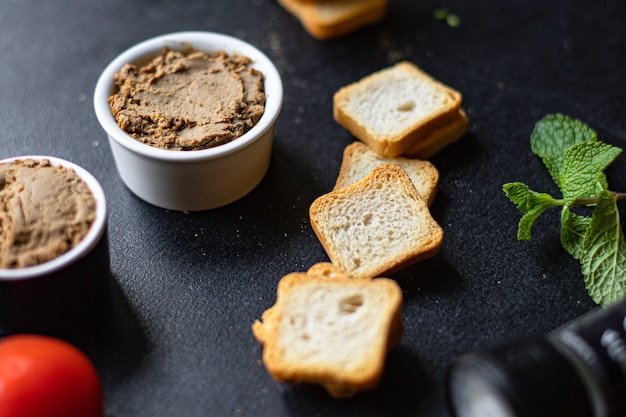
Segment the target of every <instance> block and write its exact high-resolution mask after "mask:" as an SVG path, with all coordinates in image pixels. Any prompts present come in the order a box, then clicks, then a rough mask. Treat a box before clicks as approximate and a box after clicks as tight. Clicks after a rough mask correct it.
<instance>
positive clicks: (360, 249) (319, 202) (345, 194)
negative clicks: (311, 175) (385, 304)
mask: <svg viewBox="0 0 626 417" xmlns="http://www.w3.org/2000/svg"><path fill="white" fill-rule="evenodd" d="M309 217H310V221H311V227H312V228H313V231H314V232H315V234H316V235H317V237H318V239H319V241H320V243H321V244H322V246H323V247H324V249H325V251H326V253H327V254H328V257H329V258H330V261H331V262H332V263H333V264H334V265H336V266H337V267H339V268H340V269H341V270H342V271H344V273H346V274H347V275H349V276H351V277H353V278H359V279H361V278H366V279H367V278H375V277H378V276H383V275H387V274H390V273H392V272H395V271H397V270H399V269H401V268H403V267H405V266H408V265H410V264H413V263H415V262H418V261H420V260H422V259H426V258H430V257H432V256H434V255H436V254H437V253H438V252H439V249H440V247H441V244H442V242H443V229H442V228H441V227H440V226H439V224H438V223H437V222H436V221H435V220H434V219H433V218H432V216H431V214H430V211H429V209H428V205H427V204H426V201H425V200H424V199H423V198H422V197H421V196H420V194H419V192H418V191H417V189H416V188H415V186H414V185H413V182H411V179H410V177H409V175H408V174H407V173H406V172H405V171H404V170H403V169H402V168H400V167H399V166H398V165H395V164H383V165H381V166H379V167H377V168H374V169H373V170H372V171H371V172H370V173H369V174H368V175H367V176H365V177H364V178H363V179H362V180H360V181H358V182H356V183H354V184H352V185H350V186H348V187H345V188H341V189H339V190H334V191H331V192H329V193H327V194H324V195H322V196H320V197H318V198H317V199H316V200H315V201H313V203H312V204H311V206H310V208H309Z"/></svg>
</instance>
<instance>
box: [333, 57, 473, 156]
mask: <svg viewBox="0 0 626 417" xmlns="http://www.w3.org/2000/svg"><path fill="white" fill-rule="evenodd" d="M461 103H462V95H461V93H460V92H458V91H456V90H454V89H452V88H450V87H448V86H446V85H444V84H442V83H440V82H439V81H437V80H435V79H434V78H433V77H431V76H430V75H428V74H427V73H425V72H424V71H422V70H421V69H420V68H418V67H417V66H415V65H414V64H412V63H410V62H407V61H403V62H400V63H397V64H395V65H393V66H391V67H388V68H384V69H382V70H380V71H377V72H374V73H372V74H370V75H368V76H366V77H364V78H362V79H360V80H359V81H357V82H354V83H352V84H349V85H347V86H344V87H342V88H340V89H339V90H338V91H337V92H336V93H335V95H334V97H333V116H334V118H335V120H336V121H337V122H338V123H339V124H340V125H342V126H343V127H344V128H346V129H347V130H348V131H350V132H351V133H352V134H353V135H354V136H355V137H356V138H358V139H360V140H362V141H363V142H365V143H366V144H367V145H368V146H369V147H370V148H371V149H372V150H373V151H375V152H376V153H378V154H379V155H383V156H389V157H394V156H398V155H402V154H404V153H405V152H408V151H410V150H412V149H413V148H415V147H416V146H417V145H416V144H417V143H418V142H420V141H423V140H425V139H426V138H428V136H429V135H431V134H432V133H433V132H434V131H436V130H437V129H439V128H442V127H444V126H447V125H448V124H450V123H452V122H454V121H456V120H457V119H458V117H459V110H460V108H461Z"/></svg>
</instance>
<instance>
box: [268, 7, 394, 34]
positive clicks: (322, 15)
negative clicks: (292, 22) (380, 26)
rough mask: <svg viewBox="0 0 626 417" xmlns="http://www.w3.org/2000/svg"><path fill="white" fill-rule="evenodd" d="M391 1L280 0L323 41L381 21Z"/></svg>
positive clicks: (305, 27) (308, 30)
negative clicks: (388, 2)
mask: <svg viewBox="0 0 626 417" xmlns="http://www.w3.org/2000/svg"><path fill="white" fill-rule="evenodd" d="M387 1H388V0H318V1H302V0H278V3H279V4H280V5H281V6H283V8H284V9H285V10H287V11H288V12H289V13H291V14H292V15H294V16H295V17H296V18H297V19H298V20H299V21H300V23H301V24H302V26H303V27H304V29H305V30H306V31H307V32H308V33H309V34H310V35H311V36H313V37H315V38H317V39H319V40H327V39H332V38H338V37H340V36H343V35H347V34H348V33H351V32H354V31H356V30H357V29H359V28H362V27H364V26H367V25H371V24H374V23H376V22H378V21H380V20H381V19H382V18H383V17H384V16H385V15H386V14H387Z"/></svg>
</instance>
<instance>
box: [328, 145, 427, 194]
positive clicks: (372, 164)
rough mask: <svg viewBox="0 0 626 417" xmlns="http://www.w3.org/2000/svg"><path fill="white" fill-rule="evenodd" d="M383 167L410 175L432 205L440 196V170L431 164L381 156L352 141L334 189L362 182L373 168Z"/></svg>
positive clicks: (419, 190)
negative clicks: (398, 168)
mask: <svg viewBox="0 0 626 417" xmlns="http://www.w3.org/2000/svg"><path fill="white" fill-rule="evenodd" d="M383 164H396V165H398V166H400V167H401V168H402V169H404V170H405V171H406V173H407V174H409V177H411V181H412V182H413V185H414V186H415V188H417V191H418V192H419V193H420V195H421V196H422V198H423V199H424V200H426V204H428V205H429V206H430V205H431V203H432V202H433V200H434V199H435V195H436V194H437V186H438V184H439V171H437V168H435V166H434V165H433V164H432V163H430V162H429V161H424V160H421V159H413V158H405V157H402V156H397V157H393V158H392V157H385V156H380V155H379V154H377V153H376V152H374V151H373V150H371V149H370V147H369V146H367V145H366V144H364V143H363V142H353V143H351V144H350V145H348V146H347V147H346V148H345V149H344V151H343V160H342V162H341V168H340V169H339V176H338V177H337V181H336V182H335V187H334V190H338V189H340V188H344V187H347V186H349V185H352V184H354V183H355V182H357V181H360V180H362V179H363V178H364V177H365V176H366V175H367V174H369V173H370V172H371V171H372V170H373V169H374V168H376V167H378V166H380V165H383Z"/></svg>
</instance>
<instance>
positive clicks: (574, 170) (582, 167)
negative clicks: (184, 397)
mask: <svg viewBox="0 0 626 417" xmlns="http://www.w3.org/2000/svg"><path fill="white" fill-rule="evenodd" d="M621 152H622V150H621V149H619V148H616V147H614V146H611V145H607V144H606V143H602V142H599V141H594V142H582V143H578V144H576V145H573V146H571V147H570V148H569V149H567V151H565V154H564V156H563V161H562V166H561V170H560V173H559V185H560V188H561V192H562V193H563V199H564V200H565V204H566V205H571V204H572V203H573V202H574V200H576V199H578V198H582V197H588V196H590V195H592V193H593V194H597V193H598V192H599V191H600V190H602V189H606V188H607V182H606V177H605V175H604V169H605V168H606V167H607V166H609V165H610V164H611V163H612V162H613V161H614V160H615V158H616V157H617V156H618V155H619V154H620V153H621ZM594 191H595V192H594Z"/></svg>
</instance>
